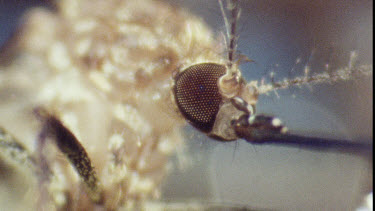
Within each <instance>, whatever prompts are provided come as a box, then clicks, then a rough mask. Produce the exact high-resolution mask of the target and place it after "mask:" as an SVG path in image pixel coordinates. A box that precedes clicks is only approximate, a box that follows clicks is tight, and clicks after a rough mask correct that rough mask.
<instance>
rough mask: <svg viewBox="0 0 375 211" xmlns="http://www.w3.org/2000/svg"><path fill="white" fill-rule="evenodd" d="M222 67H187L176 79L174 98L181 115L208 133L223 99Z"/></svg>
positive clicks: (217, 65) (213, 64) (205, 64)
mask: <svg viewBox="0 0 375 211" xmlns="http://www.w3.org/2000/svg"><path fill="white" fill-rule="evenodd" d="M225 73H226V67H225V66H224V65H220V64H215V63H202V64H197V65H193V66H190V67H188V68H186V69H185V70H184V71H183V72H181V73H180V74H178V75H177V76H176V78H175V87H174V96H175V99H176V103H177V106H178V107H179V109H180V111H181V113H182V114H183V115H184V116H185V118H186V119H187V120H189V121H190V123H191V124H192V125H193V126H194V127H196V128H198V129H199V130H201V131H204V132H209V131H211V129H212V127H213V125H214V122H215V118H216V114H217V113H218V111H219V106H220V103H221V102H222V100H223V98H222V96H221V94H220V92H219V87H218V85H217V84H218V79H219V78H220V77H221V76H223V75H224V74H225Z"/></svg>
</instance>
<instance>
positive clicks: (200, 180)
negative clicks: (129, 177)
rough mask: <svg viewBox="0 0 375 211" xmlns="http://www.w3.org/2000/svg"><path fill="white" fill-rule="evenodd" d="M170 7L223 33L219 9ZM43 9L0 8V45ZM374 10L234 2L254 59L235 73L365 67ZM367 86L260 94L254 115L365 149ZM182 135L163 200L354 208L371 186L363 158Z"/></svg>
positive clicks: (244, 50) (242, 48)
mask: <svg viewBox="0 0 375 211" xmlns="http://www.w3.org/2000/svg"><path fill="white" fill-rule="evenodd" d="M168 2H169V3H170V4H173V5H175V6H176V7H183V8H186V10H187V11H190V12H192V13H194V14H196V15H197V16H199V17H201V18H202V20H204V21H205V22H206V23H207V24H208V25H209V26H210V27H212V29H213V30H214V32H215V34H216V35H217V37H218V38H219V36H220V34H221V33H224V32H225V27H224V23H223V18H222V14H221V12H220V8H219V4H218V2H217V1H204V0H202V1H198V0H190V1H186V0H185V1H184V0H169V1H168ZM41 5H43V6H46V5H47V6H48V5H49V6H51V5H52V4H50V3H49V2H47V1H37V0H33V1H26V0H23V1H22V0H17V1H5V0H3V1H1V0H0V46H1V45H2V44H3V43H4V42H5V41H6V40H7V39H8V38H9V37H10V36H11V35H12V33H13V32H14V31H15V30H16V27H17V23H18V22H19V21H20V18H21V17H22V14H23V13H24V12H25V10H26V9H27V8H29V7H34V6H41ZM372 7H373V2H372V1H368V0H359V1H354V0H352V1H350V0H326V1H323V0H318V1H306V0H300V1H292V0H283V1H279V0H272V1H271V0H264V1H241V9H242V15H241V18H240V22H239V35H240V38H239V43H238V50H239V52H240V53H241V54H244V55H246V56H247V57H249V58H250V59H252V60H254V61H255V62H252V63H248V64H244V65H242V66H241V69H242V73H243V75H244V76H245V77H246V79H247V80H260V79H262V78H265V79H269V78H270V77H269V75H270V73H271V72H274V73H275V80H276V81H278V80H282V79H284V78H285V77H287V78H293V77H295V76H300V75H303V74H304V67H305V65H309V66H310V67H311V72H312V73H314V72H323V71H328V72H329V71H334V70H336V69H338V68H340V67H341V68H342V67H345V66H347V64H348V63H349V58H350V54H351V52H353V51H356V52H357V53H358V63H359V64H372V63H373V61H372V58H373V48H372V44H373V39H372V37H373V34H372V33H373V21H372V16H373V11H372ZM297 60H298V61H300V62H299V63H298V64H296V61H297ZM326 64H329V69H328V70H326ZM372 83H373V81H372V77H360V78H357V79H355V80H352V81H348V82H338V83H335V84H324V85H314V86H311V87H301V88H291V89H288V90H283V91H278V92H277V93H270V94H269V95H264V96H260V98H259V101H258V104H257V112H258V113H266V114H271V115H275V116H277V117H279V118H280V119H281V120H282V121H283V122H284V124H285V125H286V126H287V127H288V128H289V129H290V131H292V132H294V133H298V134H303V135H309V136H315V137H322V138H323V137H324V138H336V139H343V140H353V141H362V142H372V140H373V129H372V128H373V123H372V122H373V110H372V106H373V92H372V86H373V85H372ZM185 137H186V143H187V147H186V151H187V153H185V154H184V155H183V156H181V155H176V156H175V157H174V160H173V163H174V164H175V166H176V168H174V169H173V170H172V171H171V173H170V176H169V177H168V178H167V179H166V180H165V183H164V184H163V192H162V195H163V198H164V199H165V200H167V201H179V202H184V201H191V200H196V201H203V202H207V203H219V204H236V205H240V206H249V207H255V208H265V209H277V210H279V209H281V210H301V209H303V210H316V209H320V210H353V209H354V208H355V207H357V206H358V203H360V201H361V200H362V198H363V197H364V194H366V193H368V192H369V191H370V190H371V187H372V162H370V161H369V160H368V159H367V158H364V157H361V156H356V155H351V154H340V153H333V152H326V151H309V150H304V149H299V148H288V147H280V146H253V145H250V144H248V143H246V142H244V141H238V142H231V143H218V142H215V141H212V140H210V139H208V138H207V137H205V135H204V134H201V133H199V132H197V131H195V130H194V129H193V128H191V127H188V128H187V129H186V130H185ZM181 163H183V164H182V167H181ZM184 163H185V164H184ZM186 163H190V165H189V164H187V165H186Z"/></svg>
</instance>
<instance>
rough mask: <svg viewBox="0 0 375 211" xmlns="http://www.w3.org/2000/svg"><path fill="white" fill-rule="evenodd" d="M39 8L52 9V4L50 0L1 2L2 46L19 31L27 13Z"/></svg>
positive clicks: (9, 0)
mask: <svg viewBox="0 0 375 211" xmlns="http://www.w3.org/2000/svg"><path fill="white" fill-rule="evenodd" d="M37 6H43V7H52V4H51V3H50V2H49V1H48V0H45V1H42V0H14V1H13V0H0V46H2V45H3V44H4V43H5V42H6V41H7V40H8V39H9V38H11V36H12V35H13V34H14V32H15V31H16V30H17V27H18V26H19V24H20V22H21V19H22V15H23V14H24V13H25V11H26V10H28V9H30V8H32V7H37Z"/></svg>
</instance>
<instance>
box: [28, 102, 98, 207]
mask: <svg viewBox="0 0 375 211" xmlns="http://www.w3.org/2000/svg"><path fill="white" fill-rule="evenodd" d="M35 113H36V115H37V117H38V118H39V119H41V120H42V121H43V122H44V126H43V130H42V132H41V133H40V136H39V140H40V142H41V143H43V142H44V141H43V140H45V138H46V137H47V136H48V137H52V138H53V139H54V140H55V141H56V145H57V147H58V148H59V150H60V151H61V152H62V153H63V154H64V155H65V156H66V157H67V158H68V159H69V161H70V163H71V164H72V165H73V166H74V168H75V169H76V171H77V172H78V174H79V175H80V177H81V178H82V180H83V182H84V183H85V185H86V187H87V192H88V195H89V197H90V198H91V199H92V200H93V201H94V202H97V203H99V202H100V200H101V193H100V188H99V181H98V178H97V176H96V173H95V170H94V167H93V166H92V164H91V161H90V158H89V156H88V154H87V152H86V150H85V148H84V147H83V146H82V145H81V144H80V142H79V141H78V140H77V138H76V137H75V136H74V135H73V133H72V132H70V130H69V129H68V128H66V127H65V126H64V125H63V123H62V122H61V121H60V120H58V119H57V118H56V117H54V116H52V115H50V114H48V113H47V112H46V111H45V110H44V109H41V108H37V109H35Z"/></svg>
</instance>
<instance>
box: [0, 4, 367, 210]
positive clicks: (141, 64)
mask: <svg viewBox="0 0 375 211" xmlns="http://www.w3.org/2000/svg"><path fill="white" fill-rule="evenodd" d="M108 2H110V3H105V2H104V1H96V2H95V3H96V4H97V5H101V6H102V9H103V10H100V9H99V10H98V8H97V7H92V5H96V4H92V3H91V2H89V3H88V2H85V1H82V2H79V3H77V4H82V5H79V6H82V7H83V8H85V9H84V10H82V11H81V10H80V8H79V6H77V5H76V3H75V2H72V1H63V2H62V3H61V4H60V8H61V11H62V12H61V13H62V16H64V18H60V17H58V16H54V15H50V14H49V13H43V12H40V13H38V15H39V16H37V15H35V16H32V17H34V19H31V21H30V23H29V24H28V26H29V27H30V28H27V29H28V30H27V29H26V30H25V31H27V32H28V34H27V36H24V37H25V38H24V39H21V41H19V42H20V43H21V47H20V48H21V49H22V48H23V49H26V50H25V51H26V52H27V51H31V52H32V53H31V54H32V55H38V56H36V58H43V59H41V61H40V63H41V64H39V63H38V61H39V60H38V59H36V61H35V60H33V59H35V58H34V57H25V58H24V59H25V60H24V61H29V60H27V59H31V60H32V61H33V62H35V63H36V64H37V65H36V67H37V69H38V68H39V69H43V68H45V69H46V70H47V72H49V74H51V75H52V76H53V77H50V75H47V76H41V77H45V78H46V80H45V81H47V82H46V83H45V82H44V80H43V79H42V80H41V82H40V83H41V84H43V86H42V87H41V88H40V89H38V93H40V94H38V96H39V98H38V99H37V100H36V101H32V103H31V104H28V105H27V106H28V108H29V109H28V112H29V113H32V116H33V117H32V118H33V119H37V121H34V122H37V123H34V124H37V125H39V129H38V130H37V135H36V142H35V143H36V147H35V150H34V151H33V152H34V153H28V152H27V151H28V149H26V148H25V147H23V146H22V145H21V144H18V142H15V141H12V140H15V138H10V136H9V135H8V133H7V132H5V131H2V132H1V135H2V136H1V137H2V139H1V144H2V145H1V146H2V147H3V148H5V149H6V152H7V153H9V157H14V160H21V161H23V160H24V159H25V160H26V161H27V162H26V163H28V165H29V166H32V169H33V171H34V172H35V174H36V175H37V176H38V177H37V178H38V179H37V184H38V186H39V189H40V190H39V192H40V195H41V197H40V198H39V199H38V204H39V207H44V206H45V205H46V204H47V205H48V204H50V203H51V201H53V203H52V204H53V206H55V207H57V208H59V209H64V208H66V207H69V208H71V209H79V207H85V206H87V207H88V208H93V207H101V208H103V207H104V208H105V209H117V208H118V207H121V206H123V205H124V204H126V205H127V206H129V207H130V208H134V206H136V205H137V203H139V202H140V201H142V200H145V199H146V198H147V197H148V196H149V195H153V196H154V197H155V198H157V196H158V195H160V193H159V192H158V191H157V190H156V189H154V187H155V186H157V185H158V184H159V183H160V181H161V178H162V177H163V170H164V169H165V168H166V167H165V165H164V164H165V163H166V157H167V156H168V155H170V154H171V153H172V151H173V150H172V149H173V148H174V147H175V142H177V141H178V140H179V139H180V138H181V137H180V134H179V132H176V129H175V127H177V126H176V125H183V124H184V122H189V123H190V124H191V125H192V126H194V127H195V128H196V129H198V130H199V131H201V132H202V133H204V134H206V135H207V136H209V137H210V138H211V140H219V141H223V142H226V141H235V140H240V139H244V140H246V141H247V142H249V143H251V144H278V145H292V146H296V147H298V148H301V147H306V148H309V149H332V150H339V151H342V152H346V151H349V152H353V151H354V152H360V153H362V152H369V151H370V152H371V150H372V149H371V148H372V147H371V145H369V144H362V143H358V142H350V141H344V140H328V139H321V138H314V137H304V136H300V135H294V134H293V133H289V132H288V130H287V129H286V127H285V126H284V125H283V124H282V123H281V120H280V119H278V118H275V117H273V116H270V115H265V114H258V113H257V112H256V110H257V109H256V104H257V101H258V97H259V95H261V94H266V93H268V92H271V91H275V90H278V89H285V88H289V87H291V86H299V85H304V84H314V83H325V82H335V81H339V80H347V79H350V78H351V77H352V75H353V74H357V73H359V74H371V70H369V68H368V67H361V66H360V67H350V68H348V69H346V71H344V73H342V72H340V73H336V72H333V73H332V74H328V75H327V74H311V75H309V74H307V73H306V75H304V76H303V77H296V78H294V79H289V80H287V81H281V82H277V81H272V82H271V83H269V84H259V83H256V82H247V81H246V80H245V79H244V78H243V77H242V73H241V70H240V69H239V66H240V64H241V63H242V62H244V61H246V60H249V59H247V58H245V57H243V56H240V55H239V54H238V52H237V40H238V38H239V37H238V33H237V28H238V19H239V18H240V7H239V1H237V0H232V1H228V2H227V4H224V3H223V2H221V1H219V5H220V8H221V11H222V14H223V16H224V20H225V26H226V29H227V35H226V45H225V49H226V52H227V53H226V56H225V58H220V57H218V55H217V54H215V53H212V52H211V51H210V48H212V47H211V44H210V42H211V41H210V40H209V37H207V36H206V37H205V36H202V35H206V32H205V28H204V27H203V26H202V25H201V24H200V22H199V21H197V20H195V19H194V18H192V19H191V20H190V21H187V23H186V24H185V25H177V24H180V23H179V21H180V22H182V20H184V18H186V17H185V16H184V15H183V13H181V14H182V15H181V16H180V14H179V13H178V12H176V11H174V10H173V9H168V8H164V6H161V5H159V4H158V3H155V2H147V4H146V3H145V4H144V5H143V6H144V7H145V9H143V8H142V7H139V5H137V3H134V2H130V1H129V2H130V3H129V2H125V1H123V2H121V1H115V0H113V1H108ZM127 3H129V5H127ZM150 5H151V6H150ZM91 7H92V11H94V12H93V13H92V14H91V13H90V12H91V10H90V8H91ZM130 7H131V8H133V9H134V11H138V12H139V13H134V14H133V11H128V10H127V8H130ZM152 7H157V8H159V9H160V10H162V12H163V11H164V13H165V14H167V15H166V16H161V17H160V20H157V21H160V22H162V21H166V20H168V21H171V23H169V25H168V24H166V25H160V26H155V29H154V28H152V27H154V26H152V25H151V26H150V22H153V21H154V23H155V24H156V23H157V22H156V20H153V18H150V17H151V16H150V14H153V11H154V9H151V8H152ZM117 9H118V10H117ZM113 10H116V12H114V13H112V12H111V13H109V11H113ZM77 11H80V12H82V14H81V13H79V12H77ZM103 11H106V12H103ZM86 13H87V14H86ZM85 15H87V17H86V16H85ZM81 16H82V17H81ZM112 16H113V17H112ZM174 16H176V17H178V18H176V20H174V18H171V17H174ZM158 17H159V16H158ZM114 18H116V20H115V21H114ZM147 18H148V19H147ZM38 20H39V21H40V20H50V22H46V23H43V24H45V25H39V23H38ZM172 23H174V24H176V26H173V24H172ZM69 24H72V27H70V25H69ZM32 26H35V28H36V30H35V31H36V32H44V33H46V37H45V41H46V43H48V42H51V43H49V44H50V46H49V45H43V44H42V45H40V46H38V45H35V46H33V44H35V43H34V42H33V39H36V40H38V36H39V34H37V35H36V34H33V32H34V28H32ZM56 26H61V27H63V28H64V27H65V30H69V31H70V33H64V30H62V31H61V29H60V28H58V27H56ZM98 26H99V27H98ZM170 26H173V27H175V28H173V30H170V29H169V27H170ZM185 26H194V27H195V28H194V27H190V28H189V27H188V30H186V32H185V31H184V33H180V34H178V33H177V32H175V31H178V30H181V28H182V29H184V27H185ZM158 27H159V28H158ZM149 28H152V29H153V30H149ZM145 29H146V30H145ZM194 30H195V31H194ZM182 31H183V30H182ZM200 31H204V32H202V35H201V34H199V33H201V32H200ZM168 33H171V34H173V36H172V38H173V39H172V40H168V39H165V37H167V38H168V36H167V35H166V34H168ZM195 33H197V34H195ZM71 34H72V35H73V36H71V37H70V35H71ZM150 34H151V36H150ZM207 34H209V33H207ZM175 37H177V38H175ZM150 38H153V39H150ZM169 38H171V37H169ZM189 39H191V40H189ZM205 39H207V40H205ZM185 40H189V41H185ZM167 41H169V42H167ZM173 42H175V43H173ZM205 42H207V43H208V44H207V45H206V43H205ZM165 43H167V44H165ZM177 44H179V45H181V46H178V45H177ZM112 45H113V47H112ZM108 46H110V47H108ZM176 46H177V47H176ZM197 46H199V47H201V48H202V49H205V48H206V49H208V50H201V49H198V50H197V49H196V48H194V47H197ZM175 48H176V49H175ZM124 49H125V50H124ZM128 49H130V50H128ZM185 51H186V52H185ZM181 52H182V53H181ZM199 54H203V55H204V56H202V57H201V56H200V55H199ZM181 57H183V58H182V59H181ZM124 58H126V59H124ZM124 61H126V62H124ZM147 62H149V63H150V64H149V63H147ZM21 63H22V62H21ZM44 63H47V65H45V64H44ZM38 65H40V66H38ZM160 66H162V67H163V68H160ZM121 68H125V69H126V70H128V71H122V70H121V71H120V70H119V69H121ZM49 69H50V70H51V69H52V71H48V70H49ZM77 69H79V70H81V71H77ZM370 69H371V68H370ZM37 72H38V71H37ZM48 81H50V82H48ZM165 81H168V83H166V82H165ZM170 81H172V83H171V85H170V84H169V82H170ZM26 85H27V83H26ZM50 90H53V91H52V92H51V91H50ZM122 90H126V91H122ZM56 93H58V94H56ZM150 99H152V102H154V105H153V104H152V103H150V102H149V101H150ZM35 104H38V106H36V105H35ZM40 104H42V105H43V106H42V107H39V106H40ZM89 104H90V106H91V105H92V104H97V105H98V106H99V107H100V108H102V110H103V111H101V112H103V113H102V114H101V113H100V112H96V111H95V112H91V113H90V109H89V108H91V107H89V106H88V105H89ZM80 106H82V107H80ZM30 107H32V109H30ZM155 107H156V108H160V109H159V110H157V109H155ZM161 110H163V112H160V111H161ZM174 110H177V114H175V113H173V111H174ZM85 112H87V113H85ZM104 112H107V113H106V114H105V115H104ZM85 114H86V116H85ZM88 114H90V115H93V114H95V116H97V117H99V116H101V117H102V118H101V120H102V121H103V123H104V122H106V123H108V125H109V126H108V128H106V130H108V131H109V132H108V131H106V132H104V133H102V135H101V136H100V137H101V138H102V139H104V140H101V141H100V142H97V144H99V145H98V146H96V147H97V148H100V149H99V150H98V149H90V147H89V146H91V145H95V144H93V143H92V142H87V141H89V140H88V139H90V138H88V137H90V132H91V131H92V132H93V133H96V132H97V131H94V130H92V128H93V127H94V126H93V125H94V124H92V123H90V122H87V121H86V122H85V124H86V125H89V126H86V135H81V134H84V133H85V132H84V130H83V129H82V128H85V126H82V124H81V125H80V124H79V122H80V121H81V123H82V122H84V121H85V118H87V117H88V116H89V115H88ZM80 115H83V116H80ZM174 115H175V116H177V117H174ZM78 116H80V117H78ZM166 116H167V117H166ZM170 116H171V117H170ZM29 118H30V117H29ZM160 119H162V120H163V121H161V120H160ZM93 121H95V118H94V119H93ZM77 122H78V123H77ZM99 123H100V122H99ZM67 125H68V126H67ZM104 127H107V126H106V124H104ZM88 128H89V129H88ZM96 129H97V130H100V129H99V128H96ZM87 130H88V131H90V132H89V133H87ZM87 134H89V135H87ZM34 135H35V134H34ZM4 137H5V138H4ZM91 138H93V137H91ZM94 139H95V138H94ZM171 139H173V140H172V141H171ZM47 140H53V141H52V142H49V141H47ZM176 140H177V141H176ZM90 141H91V140H90ZM103 142H104V143H103ZM107 142H108V143H109V144H108V143H107ZM51 143H53V144H51ZM51 145H52V146H51ZM54 146H56V147H55V148H53V147H54ZM51 147H52V149H51ZM56 148H57V149H58V150H57V152H56ZM94 148H95V147H94ZM54 149H55V151H54ZM103 149H106V150H104V151H105V152H104V153H103ZM107 149H108V150H107ZM52 152H56V155H57V156H56V155H53V153H52ZM23 154H25V155H23ZM16 155H17V156H18V155H23V156H22V157H23V158H22V159H20V158H17V156H16ZM99 155H101V156H105V155H108V156H106V157H104V158H103V157H100V156H99ZM61 157H66V158H67V159H66V160H67V161H68V162H69V163H70V165H72V166H73V167H74V169H75V171H76V172H77V174H74V175H78V177H80V179H81V181H82V182H83V186H84V188H83V189H81V188H80V185H79V184H81V183H80V182H79V181H77V179H75V178H74V176H70V174H71V172H69V170H67V168H66V166H67V165H66V163H67V162H66V161H65V160H64V161H61ZM64 162H65V163H64ZM103 163H104V164H103ZM94 167H95V168H96V169H97V171H98V172H97V171H95V169H94ZM59 172H60V173H59ZM61 172H64V173H61ZM59 179H60V180H59ZM56 180H57V181H58V182H56ZM65 180H67V181H69V182H70V183H71V184H73V185H71V187H68V186H69V185H65V186H64V187H61V184H60V183H61V181H65ZM55 183H58V184H60V186H58V188H57V187H56V186H57V185H56V184H55ZM53 188H55V189H53ZM51 189H53V190H52V191H51ZM82 192H84V193H82ZM81 193H82V194H81ZM51 206H52V205H51ZM87 207H85V208H87Z"/></svg>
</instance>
